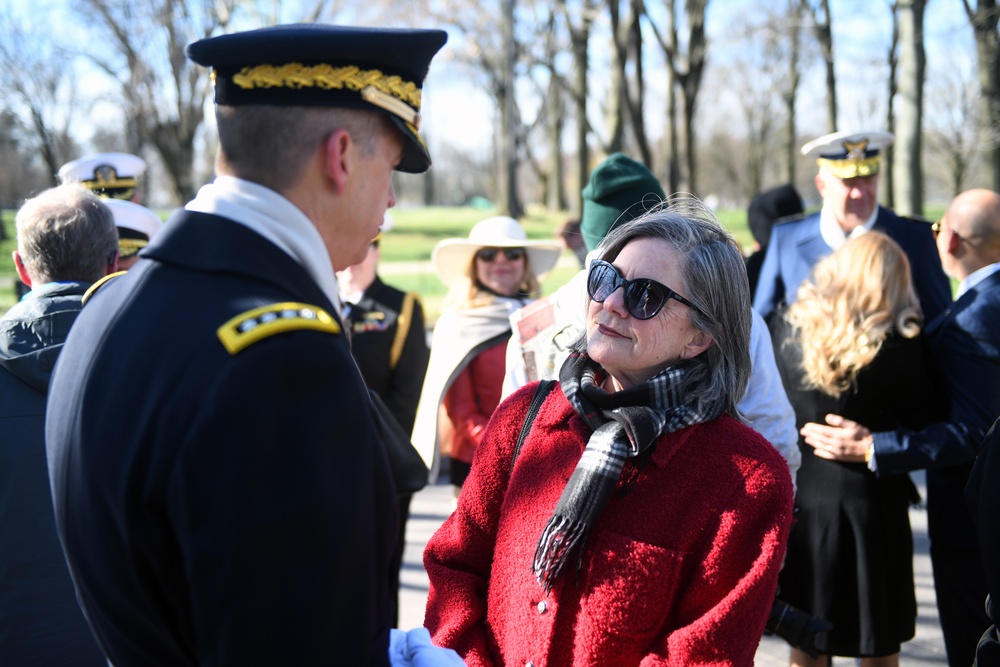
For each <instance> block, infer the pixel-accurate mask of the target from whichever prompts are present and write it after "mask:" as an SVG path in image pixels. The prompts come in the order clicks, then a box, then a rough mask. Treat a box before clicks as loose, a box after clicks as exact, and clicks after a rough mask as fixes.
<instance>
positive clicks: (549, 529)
mask: <svg viewBox="0 0 1000 667" xmlns="http://www.w3.org/2000/svg"><path fill="white" fill-rule="evenodd" d="M589 532H590V531H589V528H588V526H587V525H586V524H585V523H582V522H580V521H575V520H573V519H571V518H569V517H565V516H560V515H558V514H555V515H553V516H552V518H550V519H549V522H548V524H546V526H545V530H543V531H542V536H541V538H540V539H539V540H538V546H537V547H535V558H534V560H533V561H532V564H531V569H532V570H533V571H534V573H535V577H536V578H537V579H538V583H539V584H541V585H542V588H543V589H544V590H545V594H546V595H548V593H549V591H550V590H552V584H553V583H554V582H555V580H556V579H558V578H559V575H560V574H561V573H562V571H563V568H564V567H565V566H566V562H567V561H568V560H569V557H570V555H572V554H573V552H577V559H578V561H582V559H583V549H582V548H580V547H581V546H582V545H583V543H584V542H586V540H587V535H588V533H589ZM579 566H580V563H579V562H578V563H577V568H579Z"/></svg>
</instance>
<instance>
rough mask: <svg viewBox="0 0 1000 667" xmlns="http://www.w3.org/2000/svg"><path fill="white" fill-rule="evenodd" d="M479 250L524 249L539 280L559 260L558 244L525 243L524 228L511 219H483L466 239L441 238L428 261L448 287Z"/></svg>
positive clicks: (560, 247) (559, 247)
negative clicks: (432, 264)
mask: <svg viewBox="0 0 1000 667" xmlns="http://www.w3.org/2000/svg"><path fill="white" fill-rule="evenodd" d="M483 248H524V249H525V251H526V252H527V253H528V267H529V268H530V269H531V272H532V273H534V274H535V277H536V278H538V280H539V281H541V280H542V279H543V278H544V277H545V276H546V275H547V274H548V273H549V271H551V270H552V268H553V267H554V266H555V265H556V262H557V261H558V260H559V255H560V253H561V252H562V246H561V245H560V244H559V242H558V241H555V240H552V241H529V240H528V235H527V234H525V233H524V228H523V227H521V225H520V223H518V221H517V220H515V219H514V218H508V217H506V216H496V217H493V218H486V219H485V220H483V221H481V222H477V223H476V225H475V226H474V227H473V228H472V230H471V231H470V232H469V238H467V239H444V240H443V241H439V242H438V244H437V245H436V246H434V252H432V253H431V262H433V263H434V268H435V269H437V272H438V276H440V278H441V281H442V282H443V283H444V284H446V285H450V284H451V283H452V282H453V281H454V280H455V279H456V278H460V277H462V276H464V275H466V271H467V270H468V268H469V265H470V264H471V263H472V257H473V256H474V255H475V254H476V253H477V252H478V251H479V250H482V249H483Z"/></svg>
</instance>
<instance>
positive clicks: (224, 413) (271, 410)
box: [46, 211, 397, 666]
mask: <svg viewBox="0 0 1000 667" xmlns="http://www.w3.org/2000/svg"><path fill="white" fill-rule="evenodd" d="M143 256H144V257H145V258H146V259H143V260H140V262H139V263H138V265H137V266H136V267H135V268H133V269H132V270H131V271H129V272H128V273H127V274H125V275H124V276H122V277H119V278H116V279H114V280H112V281H110V283H109V284H107V285H105V286H103V287H101V288H100V289H99V290H98V291H97V292H96V293H95V294H94V295H93V297H92V298H91V299H90V300H89V301H88V302H87V304H86V306H85V307H84V309H83V312H82V313H81V315H80V317H79V318H78V320H77V322H76V325H75V326H74V328H73V331H72V332H71V335H70V336H69V339H68V341H67V343H66V347H65V349H64V350H63V355H62V357H61V358H60V362H59V365H58V366H57V369H56V373H55V377H54V379H53V385H52V389H51V392H50V397H51V401H50V403H49V411H48V423H47V432H46V436H47V448H48V455H49V468H50V478H51V481H52V485H53V498H54V503H55V511H56V522H57V526H58V530H59V534H60V538H61V540H62V543H63V546H64V549H65V551H66V554H67V559H68V562H69V565H70V571H71V573H72V575H73V578H74V582H75V584H76V587H77V592H78V596H79V599H80V601H81V604H82V606H83V608H84V610H85V613H86V615H87V617H88V619H89V621H90V623H91V625H92V627H93V629H94V632H95V634H96V636H97V638H98V641H99V643H100V644H101V646H102V647H103V649H104V650H105V652H106V653H107V655H108V657H109V658H110V660H111V662H112V663H113V664H116V665H129V666H135V665H168V664H169V665H195V664H197V665H222V664H225V665H265V664H266V665H278V664H289V665H291V664H295V665H316V664H345V665H348V664H349V665H386V664H388V652H387V649H388V637H389V618H390V604H391V601H390V592H389V590H388V581H389V571H388V563H389V559H390V556H391V552H392V550H393V547H394V542H395V537H394V536H395V534H396V522H397V510H396V499H395V487H394V484H393V482H392V480H391V473H390V469H389V465H388V461H387V459H386V456H385V451H384V448H383V447H382V444H381V439H380V435H379V433H378V431H377V426H376V422H375V417H374V414H373V411H372V407H371V404H370V401H369V398H368V394H367V392H366V390H365V387H364V384H363V382H362V380H361V377H360V375H359V373H358V370H357V367H356V366H355V364H354V362H353V360H352V359H351V353H350V348H349V345H348V341H347V338H346V336H345V335H344V332H343V331H342V329H341V326H340V322H339V321H338V319H337V318H336V314H335V311H334V308H333V306H332V304H331V303H330V301H329V300H328V298H327V297H326V296H325V294H324V293H323V292H322V291H321V289H320V288H319V287H318V286H317V285H316V283H315V282H314V281H313V280H312V279H311V278H310V277H309V275H308V274H307V273H306V271H305V270H304V269H303V268H302V266H301V265H300V264H299V263H298V262H296V261H295V260H293V259H292V258H291V257H290V256H289V255H287V254H286V253H285V252H283V251H282V250H280V249H279V248H278V247H276V246H275V245H273V244H272V243H270V242H269V241H267V240H265V239H264V238H263V237H262V236H260V235H258V234H256V233H255V232H253V231H251V230H250V229H249V228H247V227H245V226H243V225H241V224H238V223H236V222H233V221H231V220H227V219H226V218H223V217H219V216H215V215H209V214H204V213H194V212H190V211H183V212H181V213H179V214H177V215H175V216H174V217H173V218H172V219H171V220H170V221H168V223H167V224H166V225H164V229H163V231H162V233H161V234H160V235H159V236H158V237H157V239H156V240H155V241H154V242H153V243H151V244H150V245H149V246H148V248H147V250H146V251H145V253H144V255H143ZM275 304H280V305H277V306H275ZM321 311H322V312H321Z"/></svg>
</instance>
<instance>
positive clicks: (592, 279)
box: [587, 259, 701, 320]
mask: <svg viewBox="0 0 1000 667" xmlns="http://www.w3.org/2000/svg"><path fill="white" fill-rule="evenodd" d="M619 287H624V288H625V292H624V294H625V308H627V309H628V312H629V315H631V316H632V317H634V318H636V319H637V320H648V319H650V318H651V317H655V316H656V314H657V313H658V312H660V309H661V308H663V306H664V305H665V304H666V303H667V301H668V300H670V299H676V300H677V301H680V302H681V303H683V304H684V305H685V306H687V307H688V308H691V309H693V310H698V307H697V306H695V305H694V304H693V303H691V302H690V301H688V300H687V299H685V298H684V297H682V296H681V295H680V294H678V293H677V292H675V291H673V290H672V289H670V288H669V287H667V286H666V285H663V284H661V283H658V282H656V281H655V280H650V279H649V278H636V279H635V280H625V278H624V276H622V274H621V272H620V271H619V270H618V269H617V268H615V266H614V265H613V264H609V263H608V262H605V261H604V260H601V259H595V260H594V261H593V262H592V263H591V265H590V274H589V275H588V276H587V292H588V293H589V294H590V298H591V299H593V300H594V301H596V302H597V303H604V301H605V300H606V299H607V298H608V297H609V296H611V295H612V294H613V293H614V292H615V290H617V289H618V288H619ZM699 312H701V311H699Z"/></svg>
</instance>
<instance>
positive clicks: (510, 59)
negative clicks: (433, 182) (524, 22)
mask: <svg viewBox="0 0 1000 667" xmlns="http://www.w3.org/2000/svg"><path fill="white" fill-rule="evenodd" d="M514 4H515V0H504V1H503V34H504V54H503V82H502V84H501V85H502V87H503V97H502V106H501V108H500V115H501V121H500V125H501V156H500V163H501V165H502V168H501V170H500V178H501V184H502V189H501V191H500V206H499V209H500V212H501V213H503V214H505V215H509V216H510V217H512V218H519V217H521V216H522V215H523V214H524V210H523V208H522V206H521V200H520V197H519V196H518V192H517V162H518V160H517V125H516V124H517V122H518V121H517V112H516V111H517V107H516V105H515V104H514V89H515V86H514V82H515V74H514V62H515V60H516V58H517V45H516V43H515V42H514Z"/></svg>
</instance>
